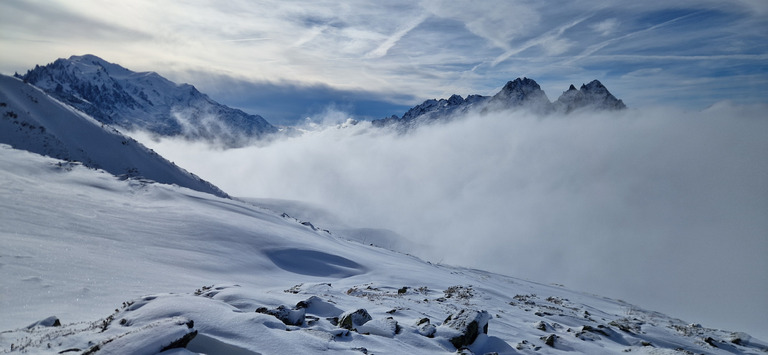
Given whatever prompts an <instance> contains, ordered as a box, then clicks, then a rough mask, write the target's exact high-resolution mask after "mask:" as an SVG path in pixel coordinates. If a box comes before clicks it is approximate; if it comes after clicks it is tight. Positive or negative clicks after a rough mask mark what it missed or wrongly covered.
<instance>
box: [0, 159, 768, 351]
mask: <svg viewBox="0 0 768 355" xmlns="http://www.w3.org/2000/svg"><path fill="white" fill-rule="evenodd" d="M0 196H2V199H1V200H0V201H2V203H0V225H1V226H2V228H1V229H0V264H1V267H2V272H0V295H2V297H0V310H2V317H0V329H2V330H4V331H2V332H0V349H2V350H1V351H2V352H5V353H87V354H124V353H126V354H127V353H131V354H155V353H159V352H161V351H163V350H166V351H167V352H164V353H167V354H190V353H207V354H224V353H226V354H316V353H331V354H358V355H359V354H449V353H456V352H457V348H460V349H461V350H460V351H459V352H460V353H463V354H489V353H490V354H494V353H495V354H564V353H586V354H608V353H620V352H632V353H641V354H673V353H681V354H682V353H707V354H733V353H736V354H761V353H765V352H766V351H767V349H768V344H766V343H765V342H763V341H760V340H757V339H754V338H751V337H750V336H749V335H747V334H744V333H734V332H728V331H721V330H715V329H707V328H704V327H701V326H699V325H696V324H690V323H688V322H684V321H681V320H677V319H672V318H669V317H667V316H665V315H663V314H659V313H656V312H652V311H647V310H644V309H642V308H639V307H636V306H633V305H630V304H627V303H624V302H622V301H616V300H611V299H606V298H603V297H598V296H594V295H589V294H584V293H579V292H574V291H570V290H568V289H565V288H563V287H560V286H552V285H542V284H537V283H534V282H529V281H524V280H519V279H514V278H510V277H506V276H502V275H498V274H492V273H487V272H483V271H479V270H470V269H463V268H458V267H450V266H444V265H434V264H429V263H425V262H423V261H421V260H419V259H417V258H414V257H411V256H408V255H405V254H400V253H396V252H391V251H388V250H386V249H382V248H376V247H370V246H367V245H364V244H360V243H356V242H350V241H347V240H344V239H340V238H338V237H337V236H336V235H335V234H334V233H333V231H324V230H323V226H315V225H312V224H311V223H301V221H297V220H296V219H294V218H292V217H291V216H288V215H286V214H283V213H281V211H271V210H267V209H264V208H260V207H257V206H255V205H252V204H249V203H246V202H241V201H233V200H228V199H222V198H218V197H215V196H212V195H210V194H204V193H200V192H197V191H193V190H189V189H185V188H181V187H178V186H171V185H162V184H148V183H146V182H144V181H139V180H134V179H118V178H116V177H114V176H112V175H110V174H107V173H105V172H103V171H99V170H93V169H88V168H85V167H83V166H81V165H79V164H72V163H67V162H63V161H60V160H55V159H52V158H47V157H43V156H39V155H36V154H33V153H29V152H25V151H20V150H16V149H12V148H10V147H8V146H3V145H0ZM306 222H311V221H306ZM448 262H449V263H451V264H461V263H462V260H448ZM185 346H186V349H181V348H183V347H185Z"/></svg>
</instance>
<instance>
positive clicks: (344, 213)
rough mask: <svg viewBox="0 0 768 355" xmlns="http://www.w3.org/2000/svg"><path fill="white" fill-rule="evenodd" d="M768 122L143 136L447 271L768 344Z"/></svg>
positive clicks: (616, 115)
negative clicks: (539, 286)
mask: <svg viewBox="0 0 768 355" xmlns="http://www.w3.org/2000/svg"><path fill="white" fill-rule="evenodd" d="M766 112H768V106H765V105H762V106H760V105H759V106H749V107H745V106H734V105H731V104H728V103H720V104H717V105H715V106H713V107H711V108H709V109H707V110H704V111H702V112H692V111H682V110H677V109H669V108H659V109H630V110H626V111H624V112H603V113H581V114H571V115H568V116H562V117H558V116H548V117H544V118H540V117H535V116H531V115H529V114H526V113H522V112H502V113H495V114H489V115H486V116H476V115H470V116H468V117H463V118H461V119H457V120H454V121H452V122H450V123H447V124H439V125H432V126H429V127H422V128H421V129H418V130H416V131H413V132H411V133H409V134H404V135H400V134H396V133H393V132H392V131H390V130H382V129H376V128H372V127H370V123H369V122H361V123H360V124H358V125H355V126H348V127H343V128H342V127H340V126H339V125H338V123H341V122H343V121H344V119H345V118H346V116H345V115H343V113H339V112H327V113H326V114H325V115H323V117H313V122H315V123H314V124H307V125H305V126H303V127H302V128H304V129H306V130H307V131H306V132H305V133H304V134H302V135H300V136H296V137H292V138H283V139H278V140H275V141H273V142H271V143H269V144H266V145H264V144H260V145H259V146H256V145H254V146H252V147H246V148H241V149H230V150H221V149H218V148H215V147H210V146H208V145H204V144H199V143H196V144H190V143H188V142H183V141H175V140H162V141H151V140H149V139H146V138H143V139H142V138H140V140H141V141H142V142H144V143H145V144H147V145H148V146H150V147H152V148H153V149H155V150H156V151H158V152H159V153H161V154H162V155H164V156H165V157H166V158H168V159H170V160H172V161H175V162H176V163H177V164H178V165H180V166H182V167H184V168H186V169H187V170H190V171H192V172H194V173H196V174H197V175H199V176H201V177H202V178H204V179H207V180H209V181H211V182H213V183H214V184H216V185H217V186H219V187H220V188H222V189H223V190H224V191H226V192H227V193H229V194H231V195H233V196H238V197H259V198H277V199H289V200H300V201H305V202H309V203H311V204H314V205H321V206H324V207H325V208H327V209H328V210H330V211H332V212H333V213H335V214H336V215H337V216H338V217H339V218H340V219H342V220H343V221H344V222H345V223H346V224H348V225H351V226H356V227H376V228H386V229H390V230H392V231H395V232H397V233H399V234H400V235H402V236H403V237H404V238H407V239H409V240H410V241H413V242H414V243H415V244H419V245H423V246H424V247H421V248H418V250H409V252H410V253H411V254H414V255H418V256H421V257H423V258H425V259H427V260H430V261H432V262H434V263H445V264H452V265H461V266H467V267H475V268H481V269H486V270H490V271H495V272H499V273H503V274H507V275H510V276H516V277H520V278H525V279H530V280H535V281H540V282H544V283H559V284H564V285H566V286H567V287H569V288H574V289H580V290H583V291H588V292H591V293H597V294H601V295H604V296H608V297H613V298H621V299H624V300H626V301H628V302H632V303H636V304H638V305H640V306H643V307H646V308H651V309H654V310H658V311H662V312H664V313H667V314H669V315H671V316H676V317H680V318H682V319H685V320H688V321H690V322H700V323H703V324H704V325H705V326H712V327H718V328H725V329H729V330H735V331H740V330H743V331H748V332H749V331H751V332H752V335H754V336H758V337H760V336H762V337H763V339H765V338H766V335H768V320H766V319H768V318H766V317H765V315H766V314H768V298H767V297H766V295H768V277H766V275H768V274H767V273H766V272H768V119H766V117H767V116H766ZM320 227H323V226H320ZM759 331H762V332H763V334H759V333H757V332H759Z"/></svg>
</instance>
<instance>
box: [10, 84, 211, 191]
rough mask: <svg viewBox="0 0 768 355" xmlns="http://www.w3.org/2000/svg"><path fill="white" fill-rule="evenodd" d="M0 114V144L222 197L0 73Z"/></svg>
mask: <svg viewBox="0 0 768 355" xmlns="http://www.w3.org/2000/svg"><path fill="white" fill-rule="evenodd" d="M0 113H1V114H2V117H0V143H5V144H10V145H11V146H13V147H14V148H17V149H24V150H28V151H31V152H35V153H38V154H43V155H48V156H51V157H54V158H59V159H64V160H70V161H79V162H82V163H83V164H85V165H86V166H88V167H92V168H98V169H104V170H106V171H108V172H110V173H112V174H114V175H118V176H123V177H143V178H146V179H150V180H154V181H158V182H162V183H167V184H176V185H179V186H184V187H188V188H190V189H194V190H198V191H202V192H207V193H212V194H215V195H218V196H226V194H225V193H224V192H223V191H221V190H220V189H218V188H217V187H215V186H213V185H212V184H210V183H208V182H207V181H204V180H202V179H200V178H198V177H197V176H195V175H193V174H191V173H189V172H187V171H185V170H183V169H181V168H179V167H178V166H176V165H175V164H173V163H171V162H169V161H168V160H166V159H164V158H163V157H161V156H160V155H158V154H157V153H155V152H153V151H151V150H149V149H147V148H146V147H144V146H143V145H141V144H140V143H138V142H137V141H135V140H133V139H131V138H128V137H126V136H124V135H122V134H120V133H119V132H117V131H115V130H114V129H112V128H110V127H108V126H105V125H104V124H101V123H99V122H96V121H95V120H93V119H92V118H91V117H88V116H87V115H84V114H82V113H81V112H79V111H77V110H75V109H73V108H72V107H69V106H67V105H65V104H62V103H61V102H58V101H56V100H55V99H53V98H51V97H50V96H48V95H46V94H45V93H44V92H42V91H41V90H40V89H38V88H36V87H34V86H32V85H29V84H25V83H23V82H22V81H21V80H19V79H16V78H12V77H9V76H4V75H0Z"/></svg>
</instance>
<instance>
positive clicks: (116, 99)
mask: <svg viewBox="0 0 768 355" xmlns="http://www.w3.org/2000/svg"><path fill="white" fill-rule="evenodd" d="M16 76H17V77H18V78H20V79H22V80H24V81H25V82H28V83H30V84H32V85H35V86H37V87H39V88H40V89H42V90H44V91H45V92H46V93H48V94H49V95H51V96H52V97H55V98H56V99H58V100H60V101H62V102H64V103H67V104H69V105H71V106H72V107H75V108H77V109H78V110H80V111H82V112H85V113H87V114H88V115H90V116H91V117H93V118H94V119H96V120H97V121H99V122H102V123H105V124H109V125H112V126H115V127H118V128H123V129H126V130H134V129H140V130H143V131H147V132H151V133H153V134H156V135H159V136H181V137H184V138H187V139H203V140H207V141H212V142H216V143H219V144H222V145H224V146H226V147H238V146H242V145H245V144H247V143H248V142H249V141H250V140H252V139H258V138H262V137H264V136H266V135H268V134H270V133H274V132H277V128H276V127H274V126H272V125H271V124H269V122H267V121H266V120H265V119H264V118H263V117H261V116H258V115H251V114H247V113H245V112H243V111H241V110H237V109H233V108H230V107H227V106H225V105H222V104H219V103H218V102H216V101H214V100H212V99H211V98H209V97H208V96H207V95H205V94H203V93H201V92H199V91H198V90H197V89H196V88H195V87H194V86H192V85H189V84H181V85H179V84H176V83H174V82H171V81H170V80H168V79H165V78H163V77H162V76H160V75H159V74H157V73H155V72H139V73H137V72H133V71H131V70H128V69H126V68H123V67H122V66H120V65H118V64H114V63H109V62H107V61H105V60H103V59H101V58H99V57H97V56H94V55H82V56H71V57H69V58H68V59H63V58H60V59H57V60H56V61H54V62H53V63H50V64H47V65H44V66H39V65H36V66H35V68H34V69H31V70H29V71H28V72H27V73H26V74H24V75H18V74H17V75H16Z"/></svg>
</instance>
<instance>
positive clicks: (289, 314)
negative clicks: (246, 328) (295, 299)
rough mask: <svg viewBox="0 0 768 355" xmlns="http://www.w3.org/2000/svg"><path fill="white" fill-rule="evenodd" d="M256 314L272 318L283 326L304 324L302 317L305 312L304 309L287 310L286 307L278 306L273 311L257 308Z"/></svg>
mask: <svg viewBox="0 0 768 355" xmlns="http://www.w3.org/2000/svg"><path fill="white" fill-rule="evenodd" d="M256 313H262V314H269V315H271V316H274V317H275V318H277V319H279V320H280V321H281V322H283V323H284V324H285V325H302V324H304V316H305V314H306V310H305V308H297V309H288V307H286V306H283V305H280V306H278V307H277V308H275V309H268V308H266V307H259V308H257V309H256Z"/></svg>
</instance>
